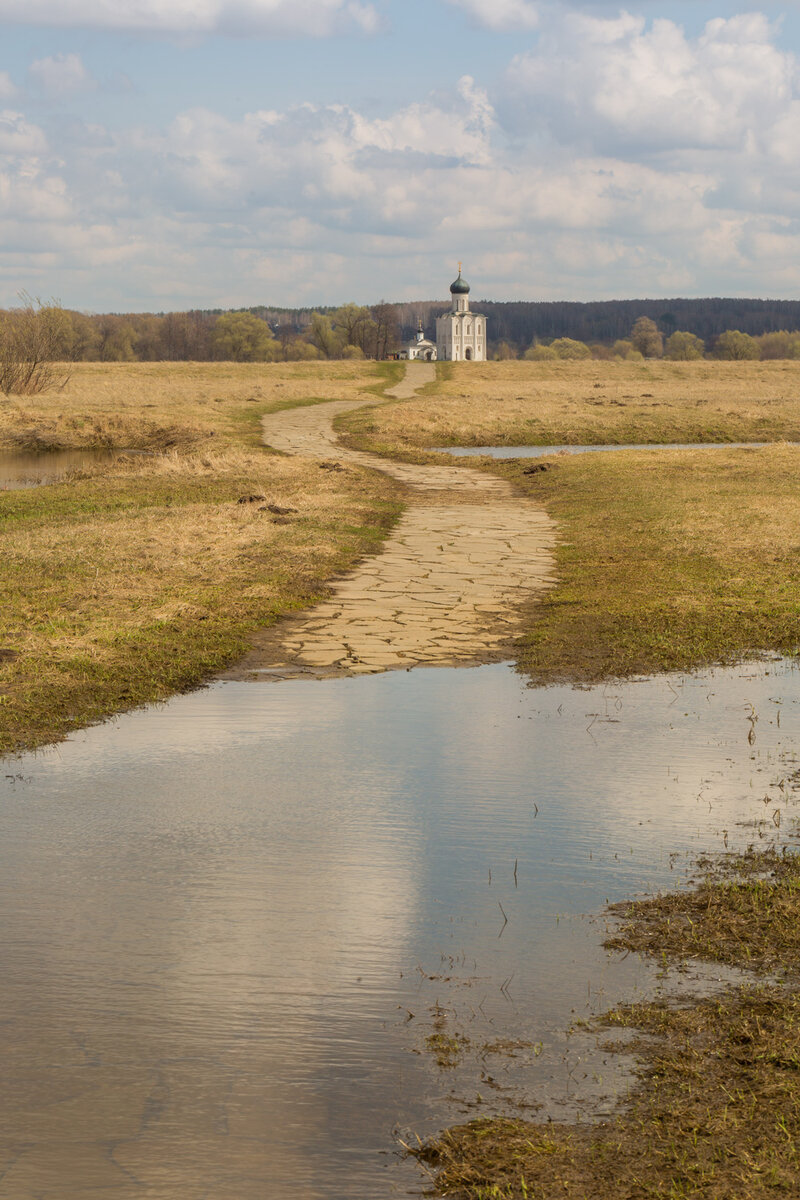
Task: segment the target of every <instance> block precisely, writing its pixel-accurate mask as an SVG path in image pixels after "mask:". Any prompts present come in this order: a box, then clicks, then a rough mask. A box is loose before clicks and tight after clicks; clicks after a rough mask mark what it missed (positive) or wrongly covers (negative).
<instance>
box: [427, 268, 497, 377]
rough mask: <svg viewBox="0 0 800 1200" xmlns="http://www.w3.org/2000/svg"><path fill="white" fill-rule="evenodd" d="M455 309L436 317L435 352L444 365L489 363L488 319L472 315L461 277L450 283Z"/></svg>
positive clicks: (464, 281)
mask: <svg viewBox="0 0 800 1200" xmlns="http://www.w3.org/2000/svg"><path fill="white" fill-rule="evenodd" d="M450 295H451V296H452V297H453V307H452V308H451V309H450V312H448V313H445V314H444V316H442V317H437V318H436V349H437V350H438V352H439V358H440V359H442V360H443V361H444V362H486V317H484V316H482V315H481V314H480V313H473V312H470V308H469V284H468V283H467V281H466V279H463V278H462V275H461V263H459V264H458V279H457V280H456V281H455V283H451V284H450Z"/></svg>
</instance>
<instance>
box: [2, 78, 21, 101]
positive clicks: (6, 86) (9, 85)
mask: <svg viewBox="0 0 800 1200" xmlns="http://www.w3.org/2000/svg"><path fill="white" fill-rule="evenodd" d="M16 94H17V89H16V87H15V85H14V81H13V80H12V78H11V76H10V75H9V73H8V71H0V100H10V99H11V97H12V96H16Z"/></svg>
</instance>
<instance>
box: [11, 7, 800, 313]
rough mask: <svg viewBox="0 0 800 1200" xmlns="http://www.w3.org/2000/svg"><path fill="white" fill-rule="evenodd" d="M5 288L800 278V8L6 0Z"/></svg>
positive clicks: (425, 294)
mask: <svg viewBox="0 0 800 1200" xmlns="http://www.w3.org/2000/svg"><path fill="white" fill-rule="evenodd" d="M0 35H1V38H0V245H1V247H2V252H1V253H0V305H6V306H7V305H11V304H14V303H16V302H17V297H18V295H19V294H20V292H23V291H25V292H28V293H29V294H31V295H33V296H38V297H41V298H42V299H51V298H54V299H57V300H59V301H60V302H61V303H63V304H65V305H66V306H67V307H69V308H75V309H81V310H85V311H89V312H103V311H116V312H125V311H169V310H181V309H186V308H236V307H245V306H250V305H256V304H267V305H274V306H284V305H286V306H308V305H310V306H313V305H325V304H341V303H345V302H347V301H355V302H356V303H359V304H371V303H376V302H378V301H380V300H389V301H402V300H419V299H436V298H439V297H441V298H442V299H443V300H445V299H447V297H448V288H449V284H450V282H451V281H452V279H453V278H454V276H455V274H456V272H457V268H458V263H459V261H463V263H464V274H465V276H466V277H467V279H468V280H469V282H470V283H471V284H472V289H473V297H474V298H478V297H483V298H486V299H492V300H559V299H562V300H594V299H601V300H602V299H613V298H632V297H636V298H643V297H671V296H714V295H724V296H760V297H770V298H797V297H798V296H800V87H799V83H800V0H784V2H783V3H780V2H772V0H764V2H763V3H762V4H761V5H760V6H757V7H753V6H752V5H748V4H738V3H735V2H734V3H732V2H728V0H711V2H708V0H691V2H683V0H680V2H675V3H670V2H669V0H632V3H631V4H630V6H629V7H627V8H620V7H619V6H618V5H615V4H606V3H602V2H600V0H583V2H581V0H574V2H573V3H553V2H548V0H425V2H423V0H404V2H402V3H401V2H400V0H0Z"/></svg>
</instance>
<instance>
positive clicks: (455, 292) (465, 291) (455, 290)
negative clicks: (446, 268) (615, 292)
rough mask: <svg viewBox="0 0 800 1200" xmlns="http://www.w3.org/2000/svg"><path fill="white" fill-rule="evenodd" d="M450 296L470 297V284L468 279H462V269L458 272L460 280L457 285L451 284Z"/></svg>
mask: <svg viewBox="0 0 800 1200" xmlns="http://www.w3.org/2000/svg"><path fill="white" fill-rule="evenodd" d="M450 295H451V296H468V295H469V284H468V283H467V281H466V279H462V278H461V270H460V269H459V272H458V279H457V280H456V281H455V283H451V284H450Z"/></svg>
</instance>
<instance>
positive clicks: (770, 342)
mask: <svg viewBox="0 0 800 1200" xmlns="http://www.w3.org/2000/svg"><path fill="white" fill-rule="evenodd" d="M756 341H757V342H758V346H759V349H760V351H761V357H762V358H800V333H798V332H797V330H793V331H792V332H791V333H790V332H789V330H788V329H780V330H778V331H777V332H776V333H762V334H761V336H760V337H758V338H756Z"/></svg>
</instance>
